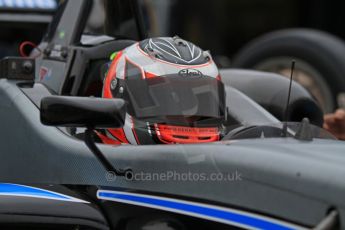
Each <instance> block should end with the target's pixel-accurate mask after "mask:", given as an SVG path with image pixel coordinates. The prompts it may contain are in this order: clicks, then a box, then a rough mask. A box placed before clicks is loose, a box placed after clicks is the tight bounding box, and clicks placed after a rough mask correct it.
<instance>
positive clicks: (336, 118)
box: [323, 109, 345, 140]
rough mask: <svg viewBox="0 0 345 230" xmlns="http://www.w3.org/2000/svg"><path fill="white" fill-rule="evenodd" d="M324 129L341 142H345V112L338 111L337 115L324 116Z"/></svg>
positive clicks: (342, 110)
mask: <svg viewBox="0 0 345 230" xmlns="http://www.w3.org/2000/svg"><path fill="white" fill-rule="evenodd" d="M323 128H324V129H326V130H328V131H329V132H330V133H332V134H333V135H334V136H336V137H337V138H338V139H339V140H345V110H344V109H338V110H337V111H336V112H335V113H332V114H326V115H325V116H324V124H323Z"/></svg>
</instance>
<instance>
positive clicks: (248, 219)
mask: <svg viewBox="0 0 345 230" xmlns="http://www.w3.org/2000/svg"><path fill="white" fill-rule="evenodd" d="M97 197H98V198H99V199H102V200H110V201H115V202H121V203H127V204H133V205H138V206H144V207H149V208H155V209H160V210H165V211H170V212H175V213H180V214H184V215H190V216H195V217H199V218H203V219H208V220H211V221H216V222H220V223H225V224H229V225H234V226H238V227H244V228H247V229H248V228H249V229H277V230H291V229H303V228H302V227H300V226H297V225H294V224H290V223H287V222H284V221H279V220H275V219H273V218H268V217H264V216H262V215H256V214H252V213H248V212H243V211H238V210H234V209H230V208H223V207H219V206H214V205H207V204H202V203H196V202H189V201H184V200H177V199H170V198H164V197H159V196H151V195H143V194H136V193H126V192H118V191H110V190H99V191H98V192H97Z"/></svg>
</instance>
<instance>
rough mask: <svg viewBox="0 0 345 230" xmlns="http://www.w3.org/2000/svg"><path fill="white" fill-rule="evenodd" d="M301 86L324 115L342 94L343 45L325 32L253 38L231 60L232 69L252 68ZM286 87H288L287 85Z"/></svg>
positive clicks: (295, 31)
mask: <svg viewBox="0 0 345 230" xmlns="http://www.w3.org/2000/svg"><path fill="white" fill-rule="evenodd" d="M292 60H295V61H296V67H295V72H294V80H295V81H297V82H299V83H300V84H301V85H302V86H304V87H305V88H306V89H307V90H308V91H309V93H310V94H311V95H312V96H313V97H314V98H315V99H316V100H317V101H318V103H319V104H320V106H321V107H322V109H323V111H324V112H332V111H334V109H335V108H336V107H338V106H342V105H339V104H338V101H339V102H341V101H344V99H345V98H344V97H345V94H344V93H342V92H345V44H344V42H343V41H342V40H340V39H338V38H336V37H334V36H333V35H330V34H327V33H325V32H321V31H316V30H310V29H288V30H281V31H277V32H272V33H269V34H266V35H263V36H262V37H260V38H258V39H255V40H254V41H252V42H251V43H249V44H248V45H247V46H246V47H244V48H243V49H242V50H241V51H240V52H239V53H238V55H237V56H236V57H235V58H234V62H233V65H234V67H240V68H253V69H257V70H263V71H269V72H275V73H279V74H282V75H284V76H288V77H289V76H290V68H291V67H290V66H291V61H292ZM287 87H288V86H287Z"/></svg>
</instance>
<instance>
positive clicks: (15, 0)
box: [0, 0, 57, 10]
mask: <svg viewBox="0 0 345 230" xmlns="http://www.w3.org/2000/svg"><path fill="white" fill-rule="evenodd" d="M0 7H6V8H20V9H51V10H53V9H56V8H57V3H56V1H55V0H0Z"/></svg>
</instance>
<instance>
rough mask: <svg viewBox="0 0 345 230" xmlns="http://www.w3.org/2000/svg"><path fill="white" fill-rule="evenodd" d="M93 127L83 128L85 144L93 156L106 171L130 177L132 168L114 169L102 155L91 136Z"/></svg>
mask: <svg viewBox="0 0 345 230" xmlns="http://www.w3.org/2000/svg"><path fill="white" fill-rule="evenodd" d="M94 134H95V133H94V128H93V127H88V128H87V129H86V130H85V139H84V142H85V144H86V146H87V147H88V148H89V149H90V151H91V152H92V153H93V154H94V155H95V157H96V158H97V159H98V160H99V161H100V162H101V164H102V165H103V167H104V168H105V169H106V170H107V171H108V173H112V174H114V175H116V176H124V177H127V178H128V179H131V178H130V177H132V175H133V171H132V169H116V168H115V167H114V166H113V165H112V164H111V163H110V162H109V161H108V159H107V158H106V157H105V156H104V155H103V153H102V152H101V150H99V148H98V147H97V145H96V144H95V140H94V138H93V136H94Z"/></svg>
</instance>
